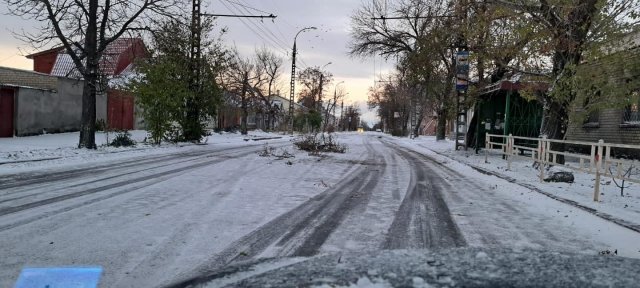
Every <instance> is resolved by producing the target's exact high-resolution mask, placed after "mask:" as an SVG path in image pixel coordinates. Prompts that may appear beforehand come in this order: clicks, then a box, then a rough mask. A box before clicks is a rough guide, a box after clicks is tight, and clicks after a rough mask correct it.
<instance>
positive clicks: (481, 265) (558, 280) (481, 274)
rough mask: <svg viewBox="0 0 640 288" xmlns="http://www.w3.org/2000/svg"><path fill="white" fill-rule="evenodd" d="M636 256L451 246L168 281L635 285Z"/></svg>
mask: <svg viewBox="0 0 640 288" xmlns="http://www.w3.org/2000/svg"><path fill="white" fill-rule="evenodd" d="M638 283H640V259H630V258H624V257H619V256H614V255H612V254H610V255H587V254H576V253H563V252H549V251H540V250H513V249H484V248H456V249H446V250H387V251H380V252H364V253H350V252H349V253H346V252H345V253H329V254H322V255H318V256H315V257H308V258H304V257H299V258H296V257H294V258H272V259H261V260H257V261H252V262H244V263H239V264H236V265H232V266H229V267H225V268H223V269H220V270H217V271H214V272H212V273H210V274H208V275H206V276H202V277H199V278H194V279H190V280H188V281H184V282H181V283H178V284H175V285H172V286H171V287H238V286H239V287H309V286H311V287H340V286H346V287H523V286H526V287H603V286H606V287H634V286H636V285H638Z"/></svg>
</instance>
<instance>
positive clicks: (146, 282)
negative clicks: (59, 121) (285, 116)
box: [0, 133, 364, 287]
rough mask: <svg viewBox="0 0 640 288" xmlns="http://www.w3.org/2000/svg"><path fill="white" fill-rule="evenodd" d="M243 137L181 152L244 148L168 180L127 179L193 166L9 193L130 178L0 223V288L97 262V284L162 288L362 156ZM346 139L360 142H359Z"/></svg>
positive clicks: (57, 190) (41, 193)
mask: <svg viewBox="0 0 640 288" xmlns="http://www.w3.org/2000/svg"><path fill="white" fill-rule="evenodd" d="M257 136H260V137H262V136H277V135H274V134H264V133H257ZM244 139H245V137H242V136H239V135H236V134H225V135H214V136H213V137H212V140H217V141H218V142H216V141H211V140H209V144H208V145H204V146H201V145H194V146H190V147H183V148H182V150H184V149H188V151H199V150H198V149H213V151H217V150H216V149H218V148H220V145H218V144H217V143H223V142H224V141H227V142H228V143H227V144H226V145H222V147H247V148H246V149H241V150H237V151H239V152H236V153H235V154H234V153H229V152H225V153H224V154H219V155H220V156H214V157H212V158H204V157H198V158H197V160H194V161H198V162H199V163H201V162H206V161H215V160H223V161H222V162H219V163H215V162H214V163H212V164H211V165H207V166H202V167H200V168H198V169H192V170H186V171H185V172H183V173H180V174H179V176H177V177H172V176H171V175H169V176H162V177H160V178H153V179H149V180H144V181H141V182H138V181H136V177H141V176H144V175H148V174H150V173H156V172H158V173H162V172H164V171H168V170H171V169H179V168H181V167H184V166H188V165H191V164H193V163H192V162H186V163H182V164H178V163H176V164H173V165H170V166H168V167H156V168H153V166H152V165H151V164H149V165H148V166H143V167H142V168H145V169H141V168H136V169H135V170H134V169H130V168H127V169H121V170H119V171H106V172H102V173H99V174H96V175H87V176H82V177H79V179H69V180H68V181H66V182H61V183H59V184H58V183H56V185H48V186H47V187H28V188H26V187H25V188H21V189H22V190H25V191H15V190H14V191H10V193H25V192H26V193H28V194H29V195H31V196H30V198H27V200H30V201H31V200H38V199H50V198H52V197H56V196H58V195H67V194H69V193H75V192H81V191H86V190H87V189H93V188H96V187H102V186H104V185H108V184H110V183H114V182H115V183H117V181H122V180H118V178H114V179H113V180H110V177H113V176H114V175H116V174H122V173H128V174H129V175H127V176H122V178H124V179H125V181H123V182H125V183H122V184H121V185H118V186H117V187H113V188H110V189H106V190H104V191H101V192H98V193H95V194H90V195H87V196H82V197H78V198H74V199H71V200H67V201H62V202H57V203H53V204H49V205H45V206H42V207H38V208H35V209H29V210H25V211H22V212H17V213H13V214H9V215H5V216H3V217H0V227H5V228H0V246H2V247H6V248H7V249H2V252H0V253H1V257H0V258H2V259H3V260H2V261H0V279H2V280H0V287H4V286H9V285H11V284H10V283H11V281H15V277H14V276H15V275H18V273H19V270H20V269H21V267H23V266H24V265H30V266H50V265H99V266H102V267H103V268H104V271H105V272H104V273H105V274H104V276H103V280H102V282H101V284H102V285H103V286H105V287H149V286H157V285H160V284H161V283H164V284H165V285H166V284H169V283H171V281H173V280H175V279H184V278H185V277H187V278H188V277H190V276H194V274H192V273H193V272H194V271H193V270H194V269H195V268H197V267H199V266H201V265H203V264H206V263H209V262H211V261H212V260H213V259H211V257H212V255H216V253H218V252H220V251H221V250H222V249H224V248H225V247H227V246H228V245H230V244H231V243H233V242H234V241H236V240H237V239H238V238H240V237H242V236H243V235H246V234H248V233H250V232H251V231H253V230H254V229H256V228H258V227H260V226H262V225H264V224H265V223H267V222H269V221H270V220H272V219H274V218H275V217H277V216H279V215H281V214H283V213H285V212H287V211H289V210H291V209H293V208H294V207H296V206H298V205H300V204H301V203H303V202H305V201H307V200H309V199H311V198H312V197H314V196H316V195H317V194H319V193H321V192H322V191H324V190H325V189H327V187H325V186H324V185H327V186H329V187H331V186H333V185H335V184H336V183H337V182H338V181H339V180H340V179H342V177H343V176H344V175H345V174H348V173H349V171H351V170H352V169H353V166H354V165H353V163H354V162H358V161H361V160H362V159H361V157H362V155H363V154H364V153H363V152H364V148H363V147H362V146H357V145H353V146H351V147H350V152H351V153H348V154H329V155H325V156H324V157H316V156H310V155H308V153H307V152H304V151H298V150H296V149H294V148H293V146H292V143H291V142H290V141H289V140H290V139H289V138H288V137H286V138H283V139H274V140H265V141H244ZM350 141H352V142H353V143H360V144H361V143H362V139H359V138H356V139H350ZM350 141H349V140H347V141H344V142H346V143H350ZM265 143H267V145H270V146H273V147H278V149H286V150H288V151H289V152H290V153H292V154H294V155H295V158H292V159H283V160H277V159H276V158H275V157H260V156H258V153H257V152H258V151H259V150H260V149H261V148H262V147H263V145H265ZM214 155H217V154H214ZM231 157H232V158H231ZM209 159H211V160H209ZM287 161H291V165H288V164H287V163H286V162H287ZM36 163H42V162H36ZM146 167H148V168H146ZM336 171H342V172H343V173H336ZM101 179H103V180H101ZM107 179H109V180H107ZM127 179H129V180H127ZM83 183H85V184H83ZM323 183H324V184H323ZM127 191H131V192H127ZM123 192H124V193H123ZM3 193H5V194H3V195H0V197H2V198H3V200H4V199H6V200H7V202H4V203H2V206H5V205H6V206H14V205H19V204H21V203H26V202H25V201H26V200H25V199H16V200H11V199H9V198H11V197H7V196H5V197H3V196H4V195H6V192H4V191H3ZM8 196H11V195H8ZM6 229H8V230H6ZM12 279H13V280H12Z"/></svg>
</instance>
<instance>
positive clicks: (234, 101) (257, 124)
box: [213, 91, 307, 130]
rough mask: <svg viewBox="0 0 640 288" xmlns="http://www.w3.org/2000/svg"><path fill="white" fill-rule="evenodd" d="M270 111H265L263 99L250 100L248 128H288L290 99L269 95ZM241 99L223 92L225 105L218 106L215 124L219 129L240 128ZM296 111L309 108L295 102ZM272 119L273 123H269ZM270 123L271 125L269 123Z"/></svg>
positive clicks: (230, 93)
mask: <svg viewBox="0 0 640 288" xmlns="http://www.w3.org/2000/svg"><path fill="white" fill-rule="evenodd" d="M269 100H270V106H271V110H270V111H265V109H264V108H265V107H264V106H265V105H264V102H263V101H262V100H261V99H255V98H251V99H250V100H249V103H248V106H249V114H248V116H247V129H262V130H287V129H288V127H289V122H288V119H289V118H288V114H289V99H287V98H285V97H282V96H280V95H278V94H273V95H271V96H269ZM240 107H241V104H240V99H239V97H238V96H237V95H235V94H233V93H232V92H229V91H225V92H224V93H223V105H221V106H220V107H219V108H218V115H217V117H216V118H217V119H216V123H215V124H214V125H213V126H214V127H215V128H216V129H218V130H232V129H240V125H241V124H242V109H241V108H240ZM294 109H295V111H306V110H307V109H306V108H305V107H304V106H302V105H301V104H299V103H296V102H294ZM268 121H271V123H267V122H268ZM267 124H269V125H267Z"/></svg>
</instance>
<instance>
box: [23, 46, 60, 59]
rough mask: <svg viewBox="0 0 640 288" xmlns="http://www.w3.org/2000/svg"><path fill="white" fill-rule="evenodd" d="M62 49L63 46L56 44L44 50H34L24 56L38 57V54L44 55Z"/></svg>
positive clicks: (29, 57)
mask: <svg viewBox="0 0 640 288" xmlns="http://www.w3.org/2000/svg"><path fill="white" fill-rule="evenodd" d="M63 49H64V47H63V46H57V47H53V48H51V49H47V50H44V51H40V52H36V53H33V54H29V55H27V56H25V57H27V59H33V58H34V57H38V56H40V55H45V54H50V53H59V52H60V51H62V50H63Z"/></svg>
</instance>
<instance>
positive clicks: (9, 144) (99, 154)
mask: <svg viewBox="0 0 640 288" xmlns="http://www.w3.org/2000/svg"><path fill="white" fill-rule="evenodd" d="M129 133H131V138H132V139H133V140H135V141H136V142H137V144H136V146H135V147H112V146H107V145H106V144H107V143H108V142H109V141H112V140H113V138H114V137H115V136H116V133H113V132H111V133H104V132H97V133H96V145H98V149H96V150H89V149H78V148H77V146H78V138H79V132H70V133H58V134H44V135H38V136H28V137H13V138H0V175H1V174H9V173H18V172H27V171H33V170H37V169H43V168H51V167H56V168H60V167H64V166H74V165H79V164H87V163H98V162H104V161H111V160H121V159H127V158H130V157H140V156H150V155H158V154H169V153H177V152H181V151H189V150H193V149H198V148H197V147H196V146H198V145H195V144H192V143H178V144H169V143H163V144H162V145H160V146H154V145H150V144H147V143H144V141H145V140H146V138H147V135H148V134H147V132H146V131H144V130H132V131H129ZM287 137H289V136H288V135H281V134H279V133H267V132H263V131H260V130H256V131H249V134H248V135H241V134H240V133H226V132H222V133H220V134H219V133H213V134H212V135H211V136H208V137H207V139H205V140H204V141H203V142H205V143H207V144H212V145H217V146H220V147H222V146H234V145H255V144H257V142H256V141H250V140H252V139H259V140H262V139H263V138H287ZM245 142H246V144H243V143H245Z"/></svg>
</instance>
